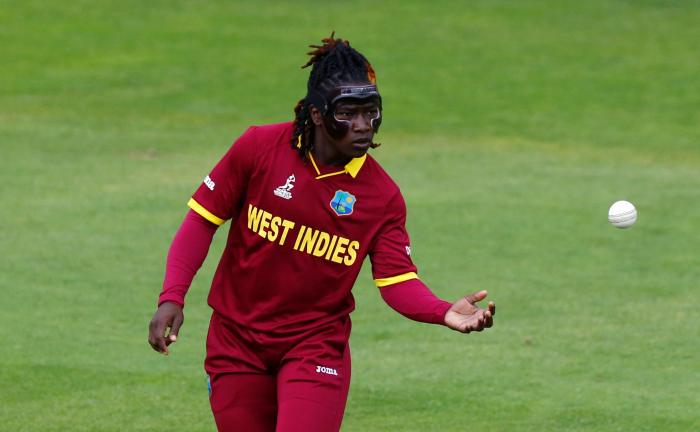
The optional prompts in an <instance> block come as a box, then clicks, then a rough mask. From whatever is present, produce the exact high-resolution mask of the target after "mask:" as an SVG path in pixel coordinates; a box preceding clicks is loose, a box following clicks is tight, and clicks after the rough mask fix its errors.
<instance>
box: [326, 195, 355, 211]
mask: <svg viewBox="0 0 700 432" xmlns="http://www.w3.org/2000/svg"><path fill="white" fill-rule="evenodd" d="M355 201H357V199H356V198H355V195H353V194H351V193H350V192H345V191H342V190H337V191H335V195H334V196H333V199H332V200H331V203H330V204H331V208H332V209H333V211H334V212H335V214H337V215H338V216H348V215H350V214H352V210H353V209H354V207H355Z"/></svg>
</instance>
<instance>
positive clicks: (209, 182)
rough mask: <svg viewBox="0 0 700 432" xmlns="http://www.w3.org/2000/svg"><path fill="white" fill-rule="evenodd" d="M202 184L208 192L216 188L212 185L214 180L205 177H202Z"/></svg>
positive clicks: (214, 184)
mask: <svg viewBox="0 0 700 432" xmlns="http://www.w3.org/2000/svg"><path fill="white" fill-rule="evenodd" d="M204 184H205V185H207V187H208V188H209V190H210V191H213V190H214V186H216V183H214V180H212V179H211V177H209V176H206V177H204Z"/></svg>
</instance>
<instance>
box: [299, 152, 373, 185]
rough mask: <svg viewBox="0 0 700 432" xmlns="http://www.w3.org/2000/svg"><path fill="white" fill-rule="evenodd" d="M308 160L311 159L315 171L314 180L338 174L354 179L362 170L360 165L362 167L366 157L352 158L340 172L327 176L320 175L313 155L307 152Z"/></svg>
mask: <svg viewBox="0 0 700 432" xmlns="http://www.w3.org/2000/svg"><path fill="white" fill-rule="evenodd" d="M309 159H311V164H312V165H313V166H314V170H316V175H317V177H316V179H317V180H318V179H322V178H325V177H330V176H334V175H338V174H345V173H348V174H350V177H352V178H355V177H357V173H359V172H360V169H361V168H362V165H364V163H365V160H366V159H367V155H362V157H359V158H353V159H352V160H351V161H350V162H348V163H347V165H345V167H344V168H343V170H342V171H336V172H332V173H329V174H323V175H321V170H319V169H318V165H316V161H315V160H314V156H313V154H311V152H309Z"/></svg>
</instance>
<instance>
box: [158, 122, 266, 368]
mask: <svg viewBox="0 0 700 432" xmlns="http://www.w3.org/2000/svg"><path fill="white" fill-rule="evenodd" d="M255 130H256V129H255V127H251V128H249V129H248V130H247V131H246V132H245V133H244V134H243V135H242V136H241V137H240V138H238V139H237V140H236V142H235V143H234V144H233V145H232V146H231V148H230V149H229V150H228V152H226V154H225V155H224V157H223V158H222V159H221V160H220V161H219V163H217V164H216V166H215V167H214V169H213V170H212V171H211V172H210V173H209V175H208V176H207V177H206V178H205V179H204V182H203V183H202V184H201V185H200V186H199V188H198V189H197V190H196V191H195V193H194V195H192V198H191V199H190V200H189V202H188V203H187V205H188V206H189V207H190V208H191V210H190V211H189V212H188V213H187V216H186V217H185V220H184V222H183V223H182V225H181V226H180V229H179V230H178V232H177V234H176V235H175V238H174V239H173V243H172V245H171V246H170V250H169V251H168V259H167V264H166V269H165V281H164V282H163V291H161V293H160V296H159V298H158V310H157V311H156V313H155V315H153V319H152V320H151V323H150V326H149V336H148V342H149V343H150V344H151V346H152V347H153V349H154V350H156V351H158V352H160V353H163V354H167V353H168V345H170V344H171V343H172V342H175V340H176V339H177V334H178V331H179V330H180V326H181V325H182V321H183V320H184V315H183V313H182V308H183V307H184V305H185V294H187V290H188V289H189V287H190V284H191V283H192V279H193V278H194V275H195V274H196V273H197V270H199V268H200V267H201V266H202V263H203V262H204V259H205V258H206V256H207V252H208V251H209V246H211V242H212V239H213V237H214V233H215V232H216V229H217V228H218V227H219V226H220V225H222V224H223V223H224V222H225V221H226V220H228V219H231V218H233V217H236V216H237V214H236V211H237V210H238V209H240V208H241V206H242V201H243V198H244V196H245V191H246V190H247V187H248V180H249V179H250V176H251V173H252V170H253V167H254V166H255V159H256V147H257V145H256V138H255ZM166 332H167V333H166Z"/></svg>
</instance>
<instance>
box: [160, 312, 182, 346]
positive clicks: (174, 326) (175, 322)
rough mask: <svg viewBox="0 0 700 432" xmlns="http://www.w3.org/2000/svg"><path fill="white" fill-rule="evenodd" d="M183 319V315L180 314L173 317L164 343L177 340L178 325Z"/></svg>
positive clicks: (167, 343)
mask: <svg viewBox="0 0 700 432" xmlns="http://www.w3.org/2000/svg"><path fill="white" fill-rule="evenodd" d="M183 321H184V315H182V314H180V315H177V316H175V318H174V319H173V324H172V325H171V326H170V332H169V334H168V337H167V338H166V339H165V344H166V345H170V344H171V343H173V342H175V341H177V335H178V333H179V332H180V327H181V326H182V322H183Z"/></svg>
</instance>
